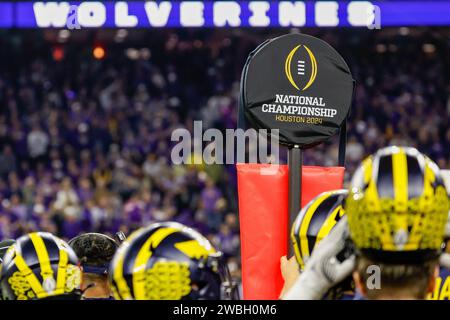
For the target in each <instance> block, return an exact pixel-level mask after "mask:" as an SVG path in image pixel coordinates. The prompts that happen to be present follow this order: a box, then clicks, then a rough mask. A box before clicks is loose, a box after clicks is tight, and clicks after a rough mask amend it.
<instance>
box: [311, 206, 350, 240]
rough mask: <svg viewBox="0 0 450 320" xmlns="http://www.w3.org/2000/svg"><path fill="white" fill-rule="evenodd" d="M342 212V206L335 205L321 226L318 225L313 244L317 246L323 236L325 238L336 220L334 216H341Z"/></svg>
mask: <svg viewBox="0 0 450 320" xmlns="http://www.w3.org/2000/svg"><path fill="white" fill-rule="evenodd" d="M343 213H344V210H342V206H340V205H339V206H337V207H336V208H335V209H334V210H333V212H332V213H331V214H330V215H329V216H328V217H327V219H326V220H325V222H324V223H323V224H322V226H321V227H320V230H319V232H318V233H317V240H316V243H315V244H314V245H315V246H317V244H318V243H319V242H320V241H322V239H323V238H325V237H326V236H327V235H328V234H329V233H330V231H331V229H333V227H334V226H335V225H336V223H337V220H338V219H336V217H337V216H339V217H342V215H343Z"/></svg>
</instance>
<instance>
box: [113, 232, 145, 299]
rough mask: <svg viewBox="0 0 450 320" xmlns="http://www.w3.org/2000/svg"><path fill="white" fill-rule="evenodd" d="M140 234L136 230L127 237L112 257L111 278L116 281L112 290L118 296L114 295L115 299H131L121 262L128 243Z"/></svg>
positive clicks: (122, 262)
mask: <svg viewBox="0 0 450 320" xmlns="http://www.w3.org/2000/svg"><path fill="white" fill-rule="evenodd" d="M140 234H141V232H140V230H137V231H135V232H133V233H132V234H131V236H129V237H128V239H127V241H126V242H125V243H123V244H122V245H121V246H120V248H119V250H118V251H117V253H116V255H117V258H114V260H113V263H114V266H113V270H114V271H113V279H114V281H115V283H116V286H117V290H113V292H114V293H116V294H117V295H118V296H115V298H116V299H119V298H120V299H122V300H132V299H133V297H132V296H131V292H130V288H129V287H128V283H127V281H126V280H125V278H124V276H123V264H124V259H125V253H126V252H127V248H128V247H129V246H130V243H131V241H132V240H133V239H135V238H137V236H139V235H140Z"/></svg>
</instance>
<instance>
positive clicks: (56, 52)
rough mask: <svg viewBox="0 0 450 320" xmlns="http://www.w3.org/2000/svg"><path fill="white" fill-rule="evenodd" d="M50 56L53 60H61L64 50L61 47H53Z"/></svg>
mask: <svg viewBox="0 0 450 320" xmlns="http://www.w3.org/2000/svg"><path fill="white" fill-rule="evenodd" d="M52 57H53V60H55V61H58V62H59V61H61V60H62V59H63V58H64V50H63V49H62V48H61V47H55V48H53V51H52Z"/></svg>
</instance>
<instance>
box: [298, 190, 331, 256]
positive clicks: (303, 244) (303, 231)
mask: <svg viewBox="0 0 450 320" xmlns="http://www.w3.org/2000/svg"><path fill="white" fill-rule="evenodd" d="M328 197H329V193H324V194H322V195H321V196H319V197H318V198H317V199H316V200H314V202H313V203H312V204H311V206H310V207H309V209H308V210H306V212H305V217H304V218H303V222H302V225H301V226H300V232H299V238H300V248H301V250H302V254H303V256H309V255H310V254H311V252H310V250H309V245H308V241H302V239H307V233H308V228H309V224H310V222H311V219H312V217H313V215H314V212H316V210H317V208H318V207H319V206H320V204H321V203H322V202H323V201H324V200H325V199H326V198H328ZM311 249H312V248H311Z"/></svg>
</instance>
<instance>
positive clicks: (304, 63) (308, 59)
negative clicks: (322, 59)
mask: <svg viewBox="0 0 450 320" xmlns="http://www.w3.org/2000/svg"><path fill="white" fill-rule="evenodd" d="M284 72H285V74H286V77H287V79H288V80H289V82H290V83H291V85H292V86H293V87H294V88H295V89H297V90H301V91H305V90H306V89H308V88H309V87H310V86H311V85H312V84H313V83H314V80H315V79H316V76H317V61H316V57H314V54H313V53H312V51H311V50H310V49H309V48H308V47H307V46H305V45H301V44H299V45H298V46H296V47H295V48H294V49H292V50H291V51H290V52H289V54H288V55H287V57H286V61H285V63H284ZM300 88H302V89H300Z"/></svg>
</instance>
